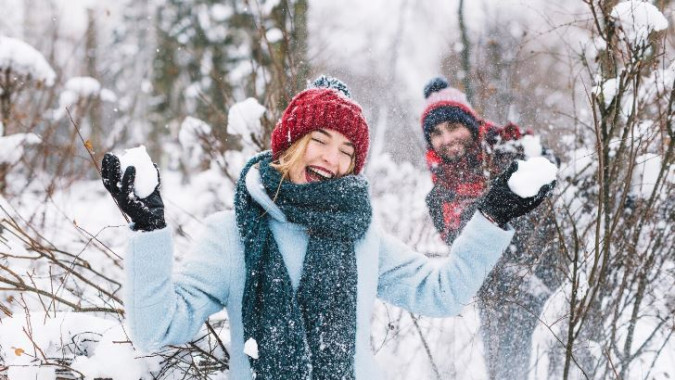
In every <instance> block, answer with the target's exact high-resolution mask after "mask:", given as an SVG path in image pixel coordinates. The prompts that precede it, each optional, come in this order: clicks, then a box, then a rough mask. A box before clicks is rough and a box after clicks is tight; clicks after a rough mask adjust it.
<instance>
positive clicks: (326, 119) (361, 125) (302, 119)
mask: <svg viewBox="0 0 675 380" xmlns="http://www.w3.org/2000/svg"><path fill="white" fill-rule="evenodd" d="M319 129H331V130H334V131H337V132H340V133H342V134H343V135H345V137H347V138H348V139H349V141H351V143H352V144H354V174H359V173H360V172H361V170H362V169H363V166H364V165H365V163H366V157H367V156H368V147H369V146H370V137H369V132H368V124H367V123H366V119H365V118H364V117H363V111H362V110H361V106H359V105H358V104H357V103H356V102H354V101H353V100H352V99H351V93H350V92H349V89H348V88H347V86H346V85H345V84H344V83H342V82H341V81H339V80H338V79H335V78H331V77H327V76H325V75H322V76H320V77H319V78H317V79H316V80H315V81H314V82H313V83H312V85H311V86H310V88H308V89H306V90H304V91H301V92H300V93H298V94H297V95H295V96H294V97H293V99H292V100H291V102H290V103H289V104H288V107H286V109H285V110H284V113H283V115H282V116H281V119H279V121H278V122H277V124H276V126H275V127H274V130H273V131H272V154H273V155H274V158H275V159H277V158H279V157H280V156H281V154H282V153H283V152H284V151H285V150H286V149H288V148H289V147H290V146H291V145H293V143H294V142H296V141H298V140H299V139H300V138H302V137H303V136H304V135H306V134H307V133H309V132H312V131H316V130H319Z"/></svg>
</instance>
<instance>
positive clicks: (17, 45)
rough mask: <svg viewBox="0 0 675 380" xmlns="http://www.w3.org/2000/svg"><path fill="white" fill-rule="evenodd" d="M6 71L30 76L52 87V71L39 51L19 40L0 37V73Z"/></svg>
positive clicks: (53, 76)
mask: <svg viewBox="0 0 675 380" xmlns="http://www.w3.org/2000/svg"><path fill="white" fill-rule="evenodd" d="M7 69H9V70H11V71H13V72H15V73H16V74H18V75H23V76H29V75H30V76H31V77H33V78H34V79H36V80H38V81H42V82H44V83H45V85H47V86H52V85H53V84H54V80H55V79H56V73H55V72H54V69H52V67H51V66H49V63H47V60H45V57H44V56H43V55H42V54H41V53H40V52H39V51H37V50H35V48H33V47H32V46H30V45H28V44H27V43H25V42H23V41H21V40H17V39H15V38H9V37H3V36H0V71H4V70H7Z"/></svg>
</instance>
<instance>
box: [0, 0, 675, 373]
mask: <svg viewBox="0 0 675 380" xmlns="http://www.w3.org/2000/svg"><path fill="white" fill-rule="evenodd" d="M674 5H675V4H674V3H673V2H672V1H671V0H650V1H648V2H646V3H643V2H641V1H639V0H629V1H621V2H619V1H616V0H568V1H553V2H551V1H547V0H499V1H498V0H494V1H491V0H476V1H466V2H465V1H463V0H445V1H422V2H418V1H411V0H387V1H385V0H369V1H358V0H348V1H340V2H328V1H307V0H267V1H264V0H245V1H230V0H221V1H216V0H182V1H179V0H134V1H131V0H118V1H114V2H113V1H94V0H91V1H87V0H0V12H1V17H0V116H1V123H0V136H1V137H0V194H1V196H0V209H1V212H0V379H54V378H63V379H73V378H92V379H93V378H112V379H140V378H144V379H177V378H200V379H227V378H228V375H227V373H228V372H227V368H228V357H229V356H228V355H229V354H228V349H229V345H228V340H229V332H228V325H227V315H226V314H225V313H224V312H223V313H219V314H217V315H214V316H213V317H212V318H211V319H210V320H209V322H208V323H207V324H206V325H205V326H204V329H203V331H202V332H201V333H200V335H199V336H197V337H196V338H195V341H194V342H193V343H190V344H188V345H185V346H181V347H169V348H167V349H165V350H163V351H161V352H159V353H154V354H151V355H146V354H145V353H139V352H137V351H135V350H134V349H133V347H132V345H131V343H130V341H129V339H128V337H127V335H126V333H125V328H124V324H123V322H124V313H123V303H122V292H123V280H122V278H123V276H122V274H123V266H124V246H125V241H126V238H127V236H128V234H129V232H128V227H127V223H126V221H125V220H124V218H123V216H122V215H121V213H120V212H119V211H118V209H117V208H116V207H115V204H114V203H113V200H112V199H111V198H110V197H109V196H108V195H107V193H106V191H105V189H104V188H103V186H102V185H101V182H100V178H99V174H98V166H99V165H100V159H101V158H102V156H103V154H104V153H105V152H106V151H116V152H121V151H123V149H125V148H131V147H135V146H138V145H140V144H144V145H145V146H146V147H147V148H148V151H149V152H150V155H151V157H152V158H153V159H154V160H155V161H156V162H158V164H159V166H160V169H161V174H162V194H163V198H164V200H165V203H166V207H167V221H168V223H169V224H170V226H171V228H173V229H174V230H175V231H174V235H175V237H176V249H175V253H176V254H175V261H176V263H178V265H179V264H180V262H181V260H182V258H183V257H184V255H185V254H186V252H187V251H188V247H189V246H190V242H191V240H192V239H193V238H194V236H195V234H196V233H197V232H198V231H199V228H200V226H201V221H202V220H203V218H204V216H206V215H208V214H210V213H212V212H214V211H217V210H222V209H229V208H231V207H232V190H233V185H234V183H235V181H236V179H237V176H238V172H239V170H240V168H241V166H242V165H243V163H244V160H245V159H246V158H247V157H249V156H250V155H251V154H252V153H254V152H257V151H260V150H262V149H265V147H266V146H267V144H268V137H269V133H270V131H271V128H272V127H273V126H274V123H275V122H276V120H277V119H278V117H279V116H280V114H281V112H282V110H283V109H284V107H285V105H286V104H287V103H288V101H289V100H290V98H291V97H292V95H293V94H295V93H296V92H298V91H299V90H301V89H303V88H304V87H305V86H306V84H307V81H308V80H311V79H314V78H315V77H317V76H318V75H319V74H321V73H326V74H329V75H332V76H336V77H338V78H340V79H342V80H344V81H345V82H346V83H347V84H348V85H349V87H350V88H351V90H352V94H353V97H354V98H355V99H356V100H357V101H358V102H360V104H361V105H362V106H363V108H364V111H365V113H366V116H367V119H368V121H369V124H370V127H371V136H372V146H371V150H370V158H369V163H368V166H367V167H366V175H367V176H368V178H369V180H370V183H371V187H372V194H373V197H374V202H375V211H376V214H377V218H379V219H380V221H381V223H382V224H383V225H384V228H385V229H386V230H388V231H389V232H391V233H393V234H395V235H396V236H398V237H400V238H401V239H402V240H404V241H405V242H407V243H408V244H410V245H412V246H414V247H415V248H416V249H417V250H419V251H420V252H423V253H426V254H429V255H433V256H443V255H444V254H446V252H447V250H446V249H445V247H444V245H443V244H442V242H441V241H440V239H439V238H438V236H437V235H436V234H435V231H434V228H433V225H432V223H431V220H430V218H429V217H428V213H427V210H426V205H425V203H424V196H425V195H426V194H427V192H428V191H429V189H430V188H431V180H430V175H429V173H428V172H427V169H426V167H425V165H424V159H423V158H424V140H423V137H422V133H421V127H420V125H419V116H420V112H421V111H422V107H423V96H422V88H423V86H424V84H425V82H426V81H427V80H428V79H430V78H431V77H433V76H436V75H439V74H442V75H445V76H446V77H448V78H449V79H450V82H451V84H452V85H453V86H455V87H458V88H461V89H463V90H464V91H465V92H466V93H467V95H468V96H469V99H470V100H471V102H472V104H473V105H474V106H475V108H476V109H477V110H478V111H479V113H480V114H482V115H485V116H486V117H487V118H489V119H491V120H494V121H496V122H498V123H505V122H507V121H513V122H516V123H518V124H519V125H521V126H523V127H526V128H530V129H532V130H533V131H534V132H535V133H536V134H537V135H538V136H540V137H541V141H542V143H544V144H545V145H547V146H550V147H551V148H553V149H554V151H555V152H556V154H557V155H558V157H559V158H560V159H561V167H560V172H559V180H558V186H557V188H556V191H555V194H554V197H553V198H552V199H551V201H550V202H547V203H546V204H545V205H544V206H543V207H545V208H546V210H547V212H548V213H551V214H552V215H553V216H554V218H555V221H556V223H555V227H556V228H555V236H556V237H555V239H553V240H552V241H550V242H546V244H551V245H555V247H556V248H557V249H558V252H559V255H558V257H557V260H555V265H553V266H552V267H551V268H549V269H551V270H552V272H551V273H553V276H555V277H556V278H557V279H558V280H559V281H557V282H556V283H557V284H560V285H559V286H556V287H554V288H551V287H547V286H546V285H543V284H533V285H532V289H531V291H532V292H533V293H537V294H540V293H541V292H543V293H545V294H546V299H547V301H546V304H545V306H544V309H543V313H542V314H541V315H540V316H539V320H538V324H537V327H536V329H535V333H534V337H533V340H532V356H531V360H530V363H529V366H530V368H531V370H530V379H560V378H562V379H672V378H673V377H674V376H675V364H674V363H675V340H674V338H673V333H674V332H675V318H674V315H675V294H674V293H673V292H672V288H673V284H674V283H675V281H674V280H675V237H674V233H673V232H674V231H673V229H674V227H673V226H674V225H675V224H674V219H675V211H674V210H675V207H674V206H675V196H673V194H675V191H674V190H675V167H674V166H673V162H674V161H675V158H674V157H675V152H674V148H675V147H674V146H675V139H674V137H675V136H674V135H675V128H674V127H673V103H674V102H675V89H674V82H675V61H674V59H675V49H674V48H675V26H674V25H675V19H674V18H675V17H674V16H675V12H674V11H673V10H674ZM532 265H533V267H534V266H536V265H538V263H537V262H536V260H534V261H533V263H532ZM504 296H505V297H507V296H508V295H504ZM376 309H377V312H376V314H375V317H374V320H373V328H374V334H373V337H372V347H373V350H374V351H375V352H376V358H377V359H378V361H379V363H380V366H381V367H382V368H383V369H385V370H386V372H387V374H388V376H389V378H392V379H411V378H429V379H449V378H458V379H484V378H486V377H487V372H486V364H485V361H484V355H483V352H484V348H483V343H482V342H481V339H480V335H479V333H478V327H479V320H478V315H477V311H476V307H475V304H470V305H467V306H466V308H465V309H464V311H463V312H462V314H461V315H460V316H457V317H454V318H448V319H433V318H425V317H418V316H415V315H412V314H410V313H408V312H405V311H402V310H400V309H397V308H395V307H392V306H390V305H386V304H379V305H377V308H376ZM504 333H505V334H508V332H504Z"/></svg>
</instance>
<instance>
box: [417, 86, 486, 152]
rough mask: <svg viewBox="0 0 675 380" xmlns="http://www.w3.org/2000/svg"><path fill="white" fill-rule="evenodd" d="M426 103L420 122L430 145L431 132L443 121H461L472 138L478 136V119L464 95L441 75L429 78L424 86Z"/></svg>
mask: <svg viewBox="0 0 675 380" xmlns="http://www.w3.org/2000/svg"><path fill="white" fill-rule="evenodd" d="M424 98H425V99H426V105H425V108H424V112H422V117H421V120H420V122H421V124H422V130H423V131H424V138H425V140H426V141H427V144H428V145H429V146H431V132H432V131H433V129H434V127H435V126H436V125H438V124H440V123H443V122H446V121H448V122H451V123H462V124H463V125H464V126H466V127H467V128H468V129H469V131H470V132H471V135H472V136H473V138H474V140H476V139H477V138H478V132H479V127H480V119H479V118H478V116H477V115H476V112H475V111H474V110H473V108H471V106H470V105H469V102H468V101H467V99H466V95H465V94H464V93H463V92H462V91H460V90H458V89H456V88H453V87H450V84H449V83H448V80H447V79H445V78H443V77H436V78H433V79H431V80H430V81H429V82H428V83H427V84H426V86H424Z"/></svg>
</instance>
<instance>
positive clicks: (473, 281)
mask: <svg viewBox="0 0 675 380" xmlns="http://www.w3.org/2000/svg"><path fill="white" fill-rule="evenodd" d="M513 234H514V231H513V230H512V229H511V230H508V231H507V230H503V229H501V228H499V227H497V226H495V225H494V224H492V223H491V222H489V221H488V220H487V219H485V217H483V216H482V215H481V214H480V213H478V212H477V213H476V214H474V216H473V218H472V219H471V220H470V221H469V223H468V224H467V226H466V228H465V229H464V230H463V231H462V233H461V234H460V235H459V236H458V237H457V239H456V240H455V242H454V244H453V245H452V247H451V250H450V255H449V256H448V257H446V258H443V259H430V258H428V257H426V256H424V255H422V254H420V253H417V252H415V251H413V250H412V249H410V248H408V247H407V246H406V245H405V244H403V243H402V242H401V241H399V240H397V239H396V238H394V237H392V236H389V235H384V234H383V235H382V237H381V243H380V255H379V260H380V262H379V283H378V297H379V298H381V299H383V300H385V301H387V302H389V303H391V304H394V305H396V306H399V307H402V308H404V309H407V310H409V311H411V312H413V313H416V314H422V315H426V316H431V317H446V316H451V315H455V314H458V313H459V312H460V310H461V309H462V307H463V306H464V305H466V304H467V303H468V302H469V300H470V299H471V297H473V295H474V294H475V293H476V292H477V291H478V289H479V288H480V286H481V284H482V283H483V280H484V279H485V277H486V276H487V274H488V273H489V272H490V270H491V269H492V267H493V266H494V265H495V263H496V262H497V260H498V259H499V257H500V256H501V254H502V252H503V251H504V250H505V249H506V247H507V246H508V245H509V242H510V241H511V239H512V238H513Z"/></svg>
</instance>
